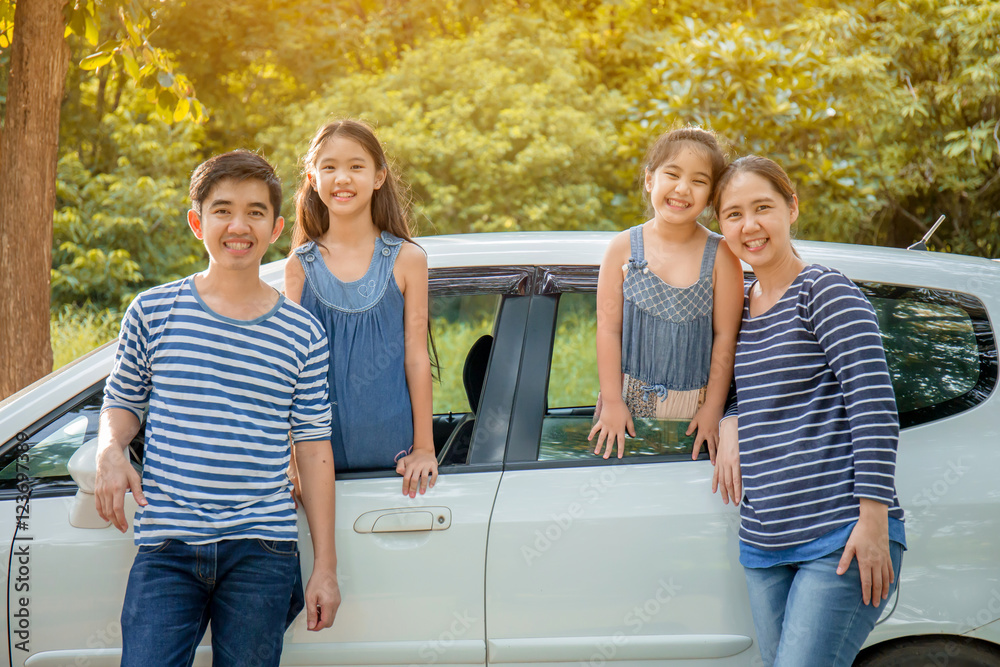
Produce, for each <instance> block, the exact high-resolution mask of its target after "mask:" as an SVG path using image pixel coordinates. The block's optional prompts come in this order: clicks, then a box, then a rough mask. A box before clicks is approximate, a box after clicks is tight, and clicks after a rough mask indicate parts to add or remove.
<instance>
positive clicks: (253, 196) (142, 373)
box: [96, 151, 340, 667]
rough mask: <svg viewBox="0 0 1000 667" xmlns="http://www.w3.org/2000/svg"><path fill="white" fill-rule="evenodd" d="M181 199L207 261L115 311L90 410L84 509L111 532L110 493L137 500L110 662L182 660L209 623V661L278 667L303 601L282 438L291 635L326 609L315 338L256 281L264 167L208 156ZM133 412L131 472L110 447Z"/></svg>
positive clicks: (322, 436) (116, 501) (326, 413)
mask: <svg viewBox="0 0 1000 667" xmlns="http://www.w3.org/2000/svg"><path fill="white" fill-rule="evenodd" d="M190 195H191V203H192V208H191V210H190V211H189V212H188V224H189V225H190V227H191V230H192V231H193V232H194V234H195V236H197V237H198V238H199V239H201V240H202V241H203V242H204V243H205V248H206V249H207V250H208V254H209V265H208V269H207V270H205V271H203V272H202V273H199V274H196V275H193V276H189V277H187V278H184V279H182V280H179V281H176V282H173V283H169V284H166V285H161V286H159V287H155V288H153V289H151V290H148V291H146V292H144V293H142V294H140V295H139V296H138V297H136V299H135V300H134V301H133V302H132V304H131V305H130V306H129V308H128V311H127V312H126V314H125V317H124V319H123V320H122V329H121V334H120V336H119V341H118V352H117V356H116V361H115V367H114V370H113V371H112V373H111V376H110V377H109V378H108V383H107V387H106V389H105V398H104V407H103V410H102V413H101V423H100V432H99V445H98V459H97V484H96V497H97V509H98V512H99V513H100V515H101V516H102V517H103V518H105V519H106V520H110V521H111V522H112V523H113V524H114V525H115V526H116V527H117V528H118V529H119V530H121V531H122V532H125V531H126V530H127V529H128V519H127V517H126V516H125V513H124V498H125V492H126V491H127V490H131V492H132V494H133V496H134V498H135V500H136V502H137V503H138V504H139V506H140V508H139V510H138V511H137V512H136V515H135V521H134V534H135V542H136V544H137V545H138V546H139V552H138V554H137V555H136V558H135V562H134V563H133V565H132V570H131V572H130V574H129V580H128V587H127V590H126V593H125V603H124V606H123V609H122V641H123V651H122V665H125V666H128V665H137V666H142V667H147V666H148V665H190V664H191V662H192V660H193V659H194V652H195V648H196V647H197V645H198V643H199V642H200V641H201V638H202V636H203V635H204V633H205V629H206V628H207V627H208V625H209V623H210V622H211V625H212V653H213V664H214V665H218V666H228V665H232V666H237V665H239V666H240V667H246V666H247V665H277V664H278V660H279V658H280V655H281V646H282V637H283V635H284V631H285V628H286V626H287V621H288V620H290V618H291V617H292V614H291V613H290V608H291V607H292V606H293V600H296V599H297V601H298V602H299V603H301V595H302V593H301V579H300V578H299V558H298V550H297V542H296V539H297V536H298V531H297V527H296V512H295V506H294V504H293V500H292V496H291V493H290V485H289V481H288V478H287V475H286V469H287V468H288V463H289V459H290V455H291V448H292V445H291V444H290V443H289V433H291V440H292V442H293V443H294V447H295V450H296V458H297V459H298V467H299V471H300V472H299V474H300V478H301V493H302V504H303V507H304V509H305V513H306V518H307V520H308V522H309V525H310V529H311V533H312V541H313V548H314V552H315V556H316V558H315V565H314V567H313V572H312V576H311V577H310V578H309V581H308V584H307V586H306V590H305V606H306V612H307V625H308V628H309V629H310V630H320V629H323V628H326V627H330V625H331V624H332V623H333V619H334V616H335V614H336V612H337V607H338V606H339V604H340V591H339V587H338V584H337V575H336V565H337V561H336V553H335V549H334V532H333V528H334V468H333V454H332V450H331V448H330V442H329V438H330V405H329V400H328V397H327V394H328V390H327V381H326V377H327V366H328V363H329V361H328V351H327V342H326V336H325V334H324V332H323V330H322V328H321V327H320V325H319V324H318V323H317V322H316V320H315V319H313V318H312V316H310V315H309V314H308V313H307V312H306V311H305V310H303V309H302V308H301V307H299V306H298V305H297V304H295V303H292V302H291V301H288V300H287V299H285V298H284V296H282V295H281V294H279V293H278V292H276V291H275V290H274V289H272V288H271V287H269V286H268V285H267V284H265V283H264V282H262V281H261V280H260V277H259V269H260V261H261V258H262V257H263V256H264V253H265V252H266V251H267V248H268V246H269V245H270V244H271V243H273V242H274V241H275V240H276V239H277V238H278V236H279V235H280V234H281V230H282V228H283V226H284V220H283V219H282V218H281V217H280V216H279V212H280V206H281V185H280V183H279V182H278V179H277V177H276V176H275V174H274V170H273V169H272V167H271V166H270V165H269V164H268V163H267V161H266V160H264V159H263V158H261V157H260V156H258V155H256V154H254V153H251V152H249V151H234V152H231V153H226V154H224V155H218V156H215V157H213V158H211V159H209V160H207V161H206V162H205V163H203V164H201V165H200V166H199V167H198V168H197V169H196V170H195V171H194V173H193V175H192V177H191V188H190ZM144 414H147V415H148V416H147V421H146V440H145V456H144V459H145V460H144V462H143V472H142V478H141V480H140V478H139V475H138V474H137V473H136V472H135V470H134V469H133V468H132V466H131V464H130V463H129V461H128V457H127V455H126V453H125V448H126V447H127V446H128V444H129V442H130V441H131V440H132V438H133V437H134V436H135V435H136V433H138V431H139V428H140V424H141V419H142V417H143V415H144ZM296 593H298V595H296ZM294 611H297V609H295V610H294Z"/></svg>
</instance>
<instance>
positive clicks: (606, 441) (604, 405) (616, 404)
mask: <svg viewBox="0 0 1000 667" xmlns="http://www.w3.org/2000/svg"><path fill="white" fill-rule="evenodd" d="M626 429H628V434H629V435H630V436H632V437H633V438H634V437H635V425H634V424H633V423H632V414H631V413H630V412H629V411H628V406H627V405H625V401H623V400H621V399H620V398H619V399H612V400H610V401H609V400H607V399H605V398H603V397H602V398H601V416H600V417H599V418H598V420H597V423H596V424H594V428H592V429H590V435H588V436H587V440H593V439H594V434H595V433H596V434H597V446H596V447H594V454H600V453H601V445H602V444H603V445H605V447H604V458H608V457H609V456H610V455H611V449H612V447H614V446H615V443H617V445H618V458H622V457H623V456H625V430H626Z"/></svg>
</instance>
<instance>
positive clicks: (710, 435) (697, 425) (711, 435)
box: [685, 403, 722, 465]
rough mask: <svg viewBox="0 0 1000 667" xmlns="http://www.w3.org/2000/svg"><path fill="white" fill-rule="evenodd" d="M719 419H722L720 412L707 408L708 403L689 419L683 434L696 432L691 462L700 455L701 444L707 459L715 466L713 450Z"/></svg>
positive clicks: (717, 439)
mask: <svg viewBox="0 0 1000 667" xmlns="http://www.w3.org/2000/svg"><path fill="white" fill-rule="evenodd" d="M720 419H722V410H720V409H718V408H716V407H715V406H709V405H708V403H705V404H703V405H702V406H701V407H700V408H698V412H696V413H694V417H693V418H692V419H691V423H690V424H688V428H687V433H686V434H685V435H691V434H692V433H694V432H695V430H697V431H698V435H697V436H696V437H695V439H694V446H693V448H692V451H691V460H692V461H693V460H696V459H697V458H698V455H699V454H701V444H702V443H705V448H706V449H707V450H708V457H709V458H710V459H711V460H712V465H715V449H716V447H718V444H719V420H720Z"/></svg>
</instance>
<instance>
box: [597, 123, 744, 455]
mask: <svg viewBox="0 0 1000 667" xmlns="http://www.w3.org/2000/svg"><path fill="white" fill-rule="evenodd" d="M725 166H726V158H725V156H724V155H723V153H722V150H721V149H720V148H719V144H718V142H717V141H716V140H715V136H714V135H713V134H712V133H711V132H708V131H707V130H702V129H700V128H694V127H688V128H682V129H677V130H673V131H671V132H668V133H666V134H664V135H662V136H661V137H660V138H659V139H657V140H656V142H655V143H654V144H653V145H652V146H651V147H650V149H649V151H648V152H647V154H646V159H645V160H644V167H645V168H644V174H643V175H644V186H645V194H646V195H647V196H648V202H649V206H650V208H651V209H652V214H653V217H652V218H651V219H650V220H647V221H646V222H645V223H643V224H641V225H637V226H635V227H632V228H631V229H629V230H626V231H624V232H622V233H621V234H619V235H618V236H616V237H615V238H614V239H612V240H611V243H610V244H609V245H608V249H607V251H606V252H605V255H604V259H603V260H602V262H601V271H600V274H599V277H598V280H597V372H598V377H599V379H600V383H601V393H600V397H599V399H598V409H597V411H596V412H595V423H594V428H593V429H592V430H591V432H590V436H589V439H594V438H595V437H596V440H597V442H596V447H595V449H594V453H595V454H600V453H601V449H602V448H603V449H604V458H608V456H610V454H611V451H612V449H613V448H614V447H615V445H617V450H618V458H621V457H622V456H623V455H624V450H625V434H626V432H627V433H628V434H629V435H631V436H633V437H635V426H634V423H633V421H634V420H635V419H686V420H690V423H689V425H688V429H687V434H688V435H691V434H692V433H694V432H695V431H697V435H696V437H695V443H694V447H693V451H692V458H698V454H699V452H700V451H701V446H702V444H705V446H706V448H707V449H708V453H709V456H710V457H711V459H712V461H713V462H714V461H715V446H716V442H717V440H718V430H719V427H718V424H719V419H720V418H721V417H722V411H723V405H724V403H725V401H726V397H727V395H728V393H729V386H730V382H731V380H732V375H733V354H734V352H735V349H736V335H737V333H738V332H739V327H740V307H741V301H742V296H743V273H742V271H741V269H740V264H739V262H738V261H737V260H736V258H735V257H734V256H733V253H732V252H730V251H729V248H728V247H726V244H725V243H721V244H720V243H719V241H720V240H721V239H722V237H721V236H720V235H718V234H714V233H712V232H710V231H709V230H708V229H706V228H705V227H704V226H702V225H701V224H699V223H698V216H699V215H701V213H702V211H704V210H705V207H707V206H708V205H709V201H710V200H711V197H712V191H713V188H714V186H715V182H716V181H717V180H718V178H719V175H720V174H721V173H722V170H723V169H724V168H725Z"/></svg>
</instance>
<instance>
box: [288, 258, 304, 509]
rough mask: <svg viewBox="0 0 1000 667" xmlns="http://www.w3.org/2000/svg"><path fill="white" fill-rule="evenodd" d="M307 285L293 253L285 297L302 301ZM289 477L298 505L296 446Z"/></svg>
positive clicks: (290, 463)
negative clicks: (303, 289) (303, 290)
mask: <svg viewBox="0 0 1000 667" xmlns="http://www.w3.org/2000/svg"><path fill="white" fill-rule="evenodd" d="M305 285H306V272H305V271H303V270H302V262H300V261H299V258H298V256H297V255H292V256H291V257H289V258H288V260H287V261H286V262H285V298H286V299H289V300H291V301H294V302H295V303H302V288H303V287H305ZM288 479H289V480H290V481H291V483H292V500H294V501H295V504H296V505H298V503H299V501H300V500H301V499H302V498H301V497H300V495H299V483H300V482H299V465H298V461H297V460H296V458H295V448H294V447H292V460H291V461H290V462H289V463H288Z"/></svg>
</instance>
